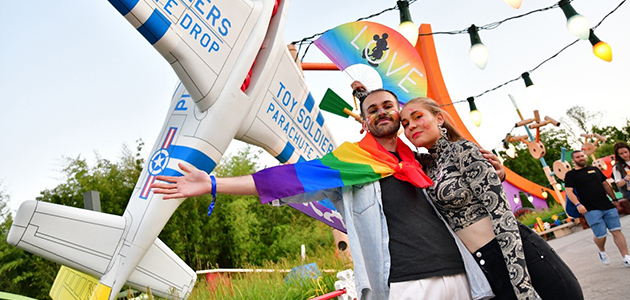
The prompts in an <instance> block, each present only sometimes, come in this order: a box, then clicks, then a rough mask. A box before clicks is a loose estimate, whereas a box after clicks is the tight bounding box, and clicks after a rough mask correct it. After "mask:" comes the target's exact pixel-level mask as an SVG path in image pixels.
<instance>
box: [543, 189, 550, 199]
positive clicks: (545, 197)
mask: <svg viewBox="0 0 630 300" xmlns="http://www.w3.org/2000/svg"><path fill="white" fill-rule="evenodd" d="M542 196H543V198H544V199H547V196H549V194H548V193H547V191H545V190H543V192H542Z"/></svg>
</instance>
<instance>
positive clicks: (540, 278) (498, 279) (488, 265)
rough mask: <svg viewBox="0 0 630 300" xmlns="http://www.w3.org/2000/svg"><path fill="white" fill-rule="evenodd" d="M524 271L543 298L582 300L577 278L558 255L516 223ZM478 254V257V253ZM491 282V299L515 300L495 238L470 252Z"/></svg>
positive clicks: (529, 230) (532, 233) (531, 232)
mask: <svg viewBox="0 0 630 300" xmlns="http://www.w3.org/2000/svg"><path fill="white" fill-rule="evenodd" d="M518 224H519V225H518V226H519V232H520V234H521V240H522V241H523V251H524V252H525V260H526V261H527V269H528V271H529V275H530V277H531V278H532V284H533V285H534V289H535V290H536V292H538V295H540V297H542V299H545V300H546V299H560V298H562V299H572V300H580V299H584V295H582V288H581V287H580V283H579V282H578V280H577V278H576V277H575V275H574V274H573V272H572V271H571V269H569V267H568V266H567V265H566V264H565V263H564V261H562V259H561V258H560V256H558V254H556V252H555V251H554V250H553V248H551V246H549V244H547V242H545V241H544V240H543V239H542V238H541V237H540V236H538V234H537V233H535V232H533V231H532V230H531V229H529V228H528V227H527V226H525V225H523V224H521V223H520V222H519V223H518ZM478 252H479V253H481V255H477V253H478ZM473 257H475V259H476V260H477V264H479V266H480V267H481V270H483V272H484V274H485V275H486V278H487V279H488V281H489V282H490V286H491V287H492V291H493V292H494V294H495V295H496V297H495V298H494V299H500V300H504V299H506V300H507V299H510V300H511V299H516V295H515V294H514V289H513V288H512V283H511V282H510V275H509V274H508V270H507V267H506V265H505V261H504V260H503V253H502V252H501V247H500V246H499V243H498V242H497V240H496V239H493V240H492V241H490V242H489V243H488V244H486V245H484V246H483V247H481V248H480V249H479V250H477V251H475V252H474V253H473Z"/></svg>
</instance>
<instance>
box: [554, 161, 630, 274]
mask: <svg viewBox="0 0 630 300" xmlns="http://www.w3.org/2000/svg"><path fill="white" fill-rule="evenodd" d="M571 160H572V161H573V170H571V171H569V172H567V174H566V175H565V177H564V185H565V187H566V193H567V196H568V197H569V200H570V201H571V202H573V204H575V206H576V207H577V209H578V211H579V212H580V213H581V214H583V215H584V218H586V222H588V224H589V225H590V226H591V229H592V230H593V235H594V237H593V241H595V245H597V248H598V249H599V259H600V260H601V261H602V263H603V264H604V265H609V264H610V258H609V257H608V254H607V253H606V248H605V245H606V234H607V232H606V229H608V231H610V234H612V236H613V240H614V241H615V245H617V248H618V249H619V252H620V253H621V257H622V259H623V264H624V265H625V266H626V267H630V255H628V245H627V244H626V237H625V236H624V235H623V233H622V232H621V222H620V221H619V213H618V212H617V209H616V208H615V205H613V203H612V202H610V200H609V199H608V197H607V196H606V194H608V196H610V198H611V199H613V201H617V197H616V196H615V193H614V192H613V190H612V187H611V186H610V184H608V181H606V176H605V175H604V174H603V173H602V171H601V170H599V168H596V167H593V166H587V165H586V155H584V152H582V151H580V150H576V151H573V152H572V153H571ZM574 190H575V191H577V193H578V195H580V198H579V199H578V197H577V196H576V195H575V193H574Z"/></svg>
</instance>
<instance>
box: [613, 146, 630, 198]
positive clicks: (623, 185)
mask: <svg viewBox="0 0 630 300" xmlns="http://www.w3.org/2000/svg"><path fill="white" fill-rule="evenodd" d="M614 150H615V165H614V166H613V179H614V180H615V184H616V185H617V188H619V191H620V192H621V194H622V195H623V197H624V198H626V199H628V200H630V196H629V195H628V182H630V146H628V144H626V143H624V142H618V143H616V144H615V146H614Z"/></svg>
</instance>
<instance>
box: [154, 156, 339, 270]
mask: <svg viewBox="0 0 630 300" xmlns="http://www.w3.org/2000/svg"><path fill="white" fill-rule="evenodd" d="M259 153H260V151H258V152H254V151H253V150H252V148H251V147H250V146H247V147H245V148H243V149H241V150H240V151H239V152H238V153H237V154H235V155H232V156H226V157H224V158H223V159H222V160H221V163H220V164H219V165H218V166H217V168H216V169H215V171H214V173H215V174H216V175H217V176H219V177H232V176H241V175H247V174H252V173H254V172H255V171H256V170H257V168H258V164H257V162H256V161H257V159H258V155H259ZM211 201H212V199H211V197H210V196H202V197H194V198H189V199H187V200H186V201H184V203H182V204H181V205H180V207H179V208H178V209H177V211H176V212H175V213H174V214H173V216H172V217H171V219H170V220H169V222H168V224H167V225H166V226H165V227H164V230H162V232H161V233H160V239H161V240H162V241H164V242H165V243H166V244H167V245H169V246H170V247H171V248H172V249H173V251H175V253H177V254H178V255H180V256H181V257H182V258H183V259H184V261H186V262H187V263H188V264H189V265H191V266H192V267H193V268H195V269H198V270H199V269H205V268H211V267H214V266H220V267H245V266H247V265H262V264H263V263H264V262H265V261H273V262H277V261H279V260H281V259H283V258H286V257H288V256H291V255H296V254H297V253H299V249H300V245H301V244H305V245H306V246H307V248H308V249H315V248H317V247H319V246H325V245H332V244H333V239H332V234H331V229H330V228H329V227H328V226H326V225H324V224H323V223H321V222H319V221H316V220H315V219H312V218H310V217H308V216H306V215H304V214H302V213H301V212H299V211H297V210H295V209H293V208H291V207H288V206H282V207H273V206H271V205H261V204H260V200H259V198H258V197H254V196H233V195H217V200H216V204H215V206H214V210H213V211H212V215H211V216H210V217H207V212H208V206H209V204H210V202H211Z"/></svg>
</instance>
